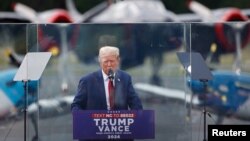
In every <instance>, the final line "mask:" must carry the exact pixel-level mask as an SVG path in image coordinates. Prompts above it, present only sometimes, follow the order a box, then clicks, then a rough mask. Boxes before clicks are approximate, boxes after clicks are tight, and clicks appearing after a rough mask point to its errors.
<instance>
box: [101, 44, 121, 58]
mask: <svg viewBox="0 0 250 141" xmlns="http://www.w3.org/2000/svg"><path fill="white" fill-rule="evenodd" d="M106 54H109V55H115V56H116V57H119V55H120V53H119V48H117V47H114V46H103V47H101V48H100V49H99V61H100V57H102V56H105V55H106Z"/></svg>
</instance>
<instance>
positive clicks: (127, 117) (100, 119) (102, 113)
mask: <svg viewBox="0 0 250 141" xmlns="http://www.w3.org/2000/svg"><path fill="white" fill-rule="evenodd" d="M154 121H155V117H154V111H153V110H138V111H137V110H121V111H107V110H84V111H74V112H73V139H154V138H155V123H154Z"/></svg>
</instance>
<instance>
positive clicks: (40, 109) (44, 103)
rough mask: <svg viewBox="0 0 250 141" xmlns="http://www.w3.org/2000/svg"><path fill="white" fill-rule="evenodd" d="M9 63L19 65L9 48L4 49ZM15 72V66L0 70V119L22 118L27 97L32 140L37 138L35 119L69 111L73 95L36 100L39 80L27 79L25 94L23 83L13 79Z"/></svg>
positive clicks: (14, 119)
mask: <svg viewBox="0 0 250 141" xmlns="http://www.w3.org/2000/svg"><path fill="white" fill-rule="evenodd" d="M6 55H7V56H8V58H9V61H10V62H9V63H10V64H12V65H13V66H14V67H19V66H20V64H21V60H19V58H18V57H17V56H16V54H15V53H14V52H13V51H11V50H6ZM16 72H17V69H16V68H12V69H7V70H1V72H0V80H1V81H0V98H1V103H2V104H1V106H0V120H1V123H5V124H7V123H9V122H11V121H16V120H20V119H23V115H24V108H25V107H24V106H25V98H27V107H26V108H27V116H28V118H29V119H30V120H31V122H32V125H33V126H34V130H35V135H34V136H33V139H32V140H33V141H35V140H37V139H38V126H37V124H38V122H37V119H38V117H39V119H46V118H51V117H56V116H60V115H64V114H68V113H70V111H71V110H70V105H71V103H72V101H73V96H72V95H71V96H63V97H62V96H58V97H55V98H50V99H39V100H38V94H37V92H38V89H39V87H40V83H42V81H41V80H39V81H29V82H28V83H27V93H26V94H27V95H26V94H25V93H24V83H23V82H21V81H13V78H14V76H15V74H16ZM38 113H39V116H38Z"/></svg>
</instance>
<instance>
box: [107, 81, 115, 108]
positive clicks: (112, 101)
mask: <svg viewBox="0 0 250 141" xmlns="http://www.w3.org/2000/svg"><path fill="white" fill-rule="evenodd" d="M108 92H109V104H110V110H113V109H114V105H115V99H114V94H115V91H114V85H113V82H112V81H111V80H109V82H108Z"/></svg>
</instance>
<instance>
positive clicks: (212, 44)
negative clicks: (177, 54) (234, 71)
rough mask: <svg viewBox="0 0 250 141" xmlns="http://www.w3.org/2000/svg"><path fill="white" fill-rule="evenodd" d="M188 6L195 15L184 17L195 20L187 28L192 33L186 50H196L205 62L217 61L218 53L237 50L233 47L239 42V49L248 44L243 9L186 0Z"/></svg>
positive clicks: (249, 27)
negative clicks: (211, 7) (217, 6)
mask: <svg viewBox="0 0 250 141" xmlns="http://www.w3.org/2000/svg"><path fill="white" fill-rule="evenodd" d="M188 8H189V9H190V10H191V11H193V12H194V14H195V16H194V17H193V18H192V17H191V16H190V18H188V17H189V16H187V15H186V20H188V21H190V22H192V21H196V22H197V23H193V24H192V25H191V26H190V28H188V30H189V31H190V32H191V35H193V36H191V37H190V40H191V41H190V40H188V42H190V46H188V47H187V49H188V50H192V51H196V52H200V53H201V54H202V55H203V57H204V58H207V60H208V62H214V63H219V62H220V56H221V55H223V54H234V53H235V52H238V51H237V47H236V45H237V44H238V43H241V44H240V46H241V49H244V48H245V47H246V46H247V45H249V43H250V24H249V22H248V21H249V18H248V17H249V12H247V10H246V9H245V10H241V9H238V8H235V7H228V8H218V9H213V10H211V9H209V8H208V7H206V6H204V5H202V4H201V3H199V2H197V1H193V0H190V1H189V2H188ZM247 14H248V15H247ZM183 16H184V15H183ZM182 19H184V18H182ZM237 22H240V24H238V23H237ZM204 33H206V34H204ZM196 35H199V36H196ZM235 36H238V37H237V38H235ZM236 39H237V40H238V41H237V40H236ZM238 56H239V55H238Z"/></svg>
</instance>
